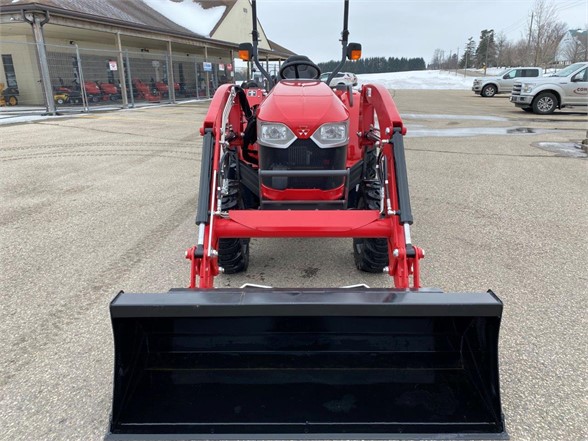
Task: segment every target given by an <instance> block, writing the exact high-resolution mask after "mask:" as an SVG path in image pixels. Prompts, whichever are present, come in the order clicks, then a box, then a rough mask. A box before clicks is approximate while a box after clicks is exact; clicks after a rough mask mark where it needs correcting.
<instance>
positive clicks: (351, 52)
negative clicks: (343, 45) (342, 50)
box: [347, 43, 361, 61]
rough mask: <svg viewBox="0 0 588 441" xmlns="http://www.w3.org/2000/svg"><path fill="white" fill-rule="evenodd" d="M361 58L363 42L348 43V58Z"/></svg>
mask: <svg viewBox="0 0 588 441" xmlns="http://www.w3.org/2000/svg"><path fill="white" fill-rule="evenodd" d="M360 58H361V44H359V43H349V44H348V45H347V59H348V60H352V61H355V60H359V59H360Z"/></svg>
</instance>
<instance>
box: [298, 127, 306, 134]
mask: <svg viewBox="0 0 588 441" xmlns="http://www.w3.org/2000/svg"><path fill="white" fill-rule="evenodd" d="M298 136H308V127H298Z"/></svg>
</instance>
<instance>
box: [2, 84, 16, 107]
mask: <svg viewBox="0 0 588 441" xmlns="http://www.w3.org/2000/svg"><path fill="white" fill-rule="evenodd" d="M17 96H18V89H17V88H16V87H7V88H5V87H4V83H0V106H1V107H4V106H16V105H17V104H18V98H17Z"/></svg>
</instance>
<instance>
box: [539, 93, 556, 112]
mask: <svg viewBox="0 0 588 441" xmlns="http://www.w3.org/2000/svg"><path fill="white" fill-rule="evenodd" d="M557 106H558V102H557V97H556V96H555V95H554V94H552V93H550V92H542V93H540V94H539V95H537V96H536V97H535V99H534V100H533V112H535V113H537V114H539V115H549V114H551V113H553V112H554V111H555V109H556V108H557Z"/></svg>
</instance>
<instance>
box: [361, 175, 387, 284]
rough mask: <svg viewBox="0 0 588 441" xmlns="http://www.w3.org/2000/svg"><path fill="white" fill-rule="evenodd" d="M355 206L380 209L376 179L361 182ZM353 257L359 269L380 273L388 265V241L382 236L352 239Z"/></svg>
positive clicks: (378, 187)
mask: <svg viewBox="0 0 588 441" xmlns="http://www.w3.org/2000/svg"><path fill="white" fill-rule="evenodd" d="M357 208H359V209H362V208H367V209H368V210H379V209H380V185H379V183H378V182H376V181H367V182H364V183H363V184H362V188H361V194H360V199H359V203H358V206H357ZM353 259H354V260H355V266H356V267H357V269H359V270H360V271H364V272H367V273H381V272H383V270H384V267H386V266H388V261H389V260H388V241H387V240H386V239H383V238H367V239H364V238H356V239H353Z"/></svg>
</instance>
